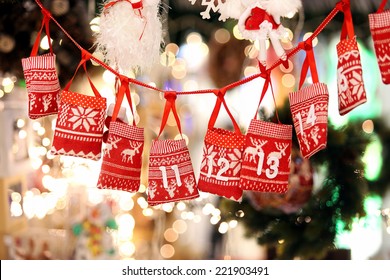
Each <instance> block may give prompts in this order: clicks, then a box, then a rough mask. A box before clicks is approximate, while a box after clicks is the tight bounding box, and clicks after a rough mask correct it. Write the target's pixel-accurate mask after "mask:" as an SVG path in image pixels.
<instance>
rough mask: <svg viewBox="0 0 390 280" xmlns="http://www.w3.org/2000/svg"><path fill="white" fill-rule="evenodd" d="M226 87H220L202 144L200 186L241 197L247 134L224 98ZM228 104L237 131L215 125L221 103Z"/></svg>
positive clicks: (233, 198)
mask: <svg viewBox="0 0 390 280" xmlns="http://www.w3.org/2000/svg"><path fill="white" fill-rule="evenodd" d="M225 93H226V91H225V90H224V91H222V90H220V91H218V93H217V102H216V104H215V107H214V110H213V113H212V115H211V117H210V121H209V124H208V129H207V132H206V135H205V139H204V145H203V159H202V163H201V169H200V177H199V182H198V187H199V190H201V191H203V192H208V193H212V194H216V195H219V196H223V197H226V198H228V199H232V200H235V201H241V199H242V193H243V192H242V190H241V188H240V172H241V160H242V152H243V148H244V141H245V136H244V135H243V134H242V133H241V131H240V128H239V127H238V124H237V123H236V121H235V119H234V117H233V115H232V114H231V113H230V110H229V108H228V107H227V104H226V102H225V99H224V95H225ZM222 104H223V106H224V107H225V110H226V112H227V113H228V115H229V117H230V119H231V121H232V123H233V126H234V131H230V130H226V129H223V128H216V127H214V125H215V122H216V120H217V117H218V114H219V111H220V109H221V105H222Z"/></svg>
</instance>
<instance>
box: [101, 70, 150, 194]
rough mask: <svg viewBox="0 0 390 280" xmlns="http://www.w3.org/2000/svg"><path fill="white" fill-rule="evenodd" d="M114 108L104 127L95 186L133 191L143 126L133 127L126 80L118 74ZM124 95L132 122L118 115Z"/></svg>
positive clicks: (136, 183)
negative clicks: (104, 132)
mask: <svg viewBox="0 0 390 280" xmlns="http://www.w3.org/2000/svg"><path fill="white" fill-rule="evenodd" d="M120 81H121V86H120V88H119V91H118V94H117V100H116V103H115V107H114V111H113V114H112V117H111V121H110V124H109V130H108V139H107V143H106V145H105V147H104V149H103V161H102V167H101V170H100V175H99V180H98V183H97V187H98V188H99V189H111V190H121V191H127V192H137V191H138V189H139V187H140V185H141V168H142V153H143V148H144V129H143V128H141V127H137V126H136V123H135V115H134V111H133V107H132V101H131V94H130V90H129V81H128V79H127V78H126V77H120ZM124 95H126V98H127V101H128V103H129V106H130V111H131V113H132V116H133V123H132V125H131V124H127V123H126V122H123V121H120V120H119V119H118V114H119V111H120V109H121V104H122V101H123V98H124Z"/></svg>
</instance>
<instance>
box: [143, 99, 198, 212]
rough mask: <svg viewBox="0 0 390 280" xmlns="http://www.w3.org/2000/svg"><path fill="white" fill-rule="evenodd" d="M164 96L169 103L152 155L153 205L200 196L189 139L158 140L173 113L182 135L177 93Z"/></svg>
mask: <svg viewBox="0 0 390 280" xmlns="http://www.w3.org/2000/svg"><path fill="white" fill-rule="evenodd" d="M164 97H165V98H166V103H165V108H164V114H163V118H162V121H161V127H160V133H159V135H158V137H157V139H155V140H153V141H152V146H151V149H150V155H149V170H148V203H149V205H151V206H153V205H158V204H163V203H168V202H175V201H181V200H190V199H195V198H197V197H199V191H198V188H197V184H196V181H195V175H194V169H193V166H192V162H191V157H190V153H189V151H188V148H187V144H186V141H185V139H179V140H170V139H165V140H159V139H158V138H159V137H160V135H161V133H162V131H163V129H164V127H165V125H166V123H167V120H168V116H169V112H170V111H171V110H172V113H173V115H174V117H175V120H176V124H177V127H178V129H179V132H180V134H181V127H180V120H179V116H178V114H177V111H176V106H175V100H176V93H175V92H171V91H167V92H165V94H164Z"/></svg>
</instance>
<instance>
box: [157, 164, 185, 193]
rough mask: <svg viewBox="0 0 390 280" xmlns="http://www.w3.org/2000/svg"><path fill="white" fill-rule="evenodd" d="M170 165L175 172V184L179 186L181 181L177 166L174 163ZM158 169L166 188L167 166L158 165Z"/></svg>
mask: <svg viewBox="0 0 390 280" xmlns="http://www.w3.org/2000/svg"><path fill="white" fill-rule="evenodd" d="M170 167H171V169H172V170H173V171H174V172H175V177H176V182H177V185H178V186H179V187H180V186H181V185H182V182H181V179H180V172H179V167H178V166H177V165H176V164H175V165H172V166H170ZM159 169H160V171H161V173H162V178H163V185H164V188H165V189H166V188H168V177H167V168H166V167H165V166H160V167H159Z"/></svg>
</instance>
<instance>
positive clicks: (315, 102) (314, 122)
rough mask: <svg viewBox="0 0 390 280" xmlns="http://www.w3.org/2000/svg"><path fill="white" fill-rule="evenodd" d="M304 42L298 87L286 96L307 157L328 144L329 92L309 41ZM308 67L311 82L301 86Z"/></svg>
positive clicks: (300, 144)
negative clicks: (320, 75)
mask: <svg viewBox="0 0 390 280" xmlns="http://www.w3.org/2000/svg"><path fill="white" fill-rule="evenodd" d="M303 45H304V49H306V59H305V61H304V63H303V66H302V72H301V80H300V83H299V89H298V91H296V92H291V93H290V94H289V100H290V110H291V115H292V117H293V120H294V127H295V132H296V134H297V138H298V142H299V147H300V150H301V153H302V156H303V157H304V158H310V157H311V156H312V155H314V154H315V153H317V152H318V151H320V150H322V149H325V148H326V145H327V139H328V138H327V137H328V103H329V93H328V87H327V86H326V85H325V84H323V83H320V82H319V80H318V73H317V67H316V63H315V58H314V53H313V47H312V45H311V43H309V42H306V43H304V44H303ZM309 68H310V71H311V77H312V80H313V84H311V85H309V86H306V87H304V88H302V85H303V83H304V80H305V78H306V74H307V72H308V69H309Z"/></svg>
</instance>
